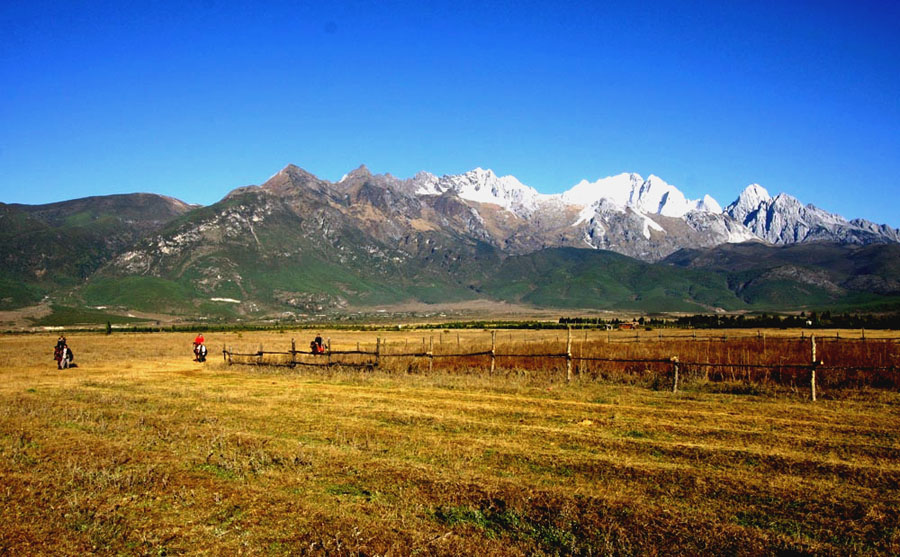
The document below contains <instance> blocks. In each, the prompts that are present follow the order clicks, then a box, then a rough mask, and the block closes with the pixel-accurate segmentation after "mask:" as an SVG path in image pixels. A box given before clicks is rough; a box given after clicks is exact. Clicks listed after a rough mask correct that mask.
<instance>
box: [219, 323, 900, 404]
mask: <svg viewBox="0 0 900 557" xmlns="http://www.w3.org/2000/svg"><path fill="white" fill-rule="evenodd" d="M571 333H572V331H571V329H570V330H569V332H568V336H567V339H566V351H565V352H546V353H533V352H528V353H514V352H506V353H504V352H497V350H496V333H495V332H494V331H492V334H491V348H490V350H481V351H477V352H453V353H439V354H436V353H435V352H434V344H433V341H432V342H431V343H430V344H429V346H428V349H425V350H421V351H406V352H389V351H386V350H385V347H386V346H387V343H386V342H384V341H383V340H382V339H381V338H380V337H379V338H377V339H376V344H375V350H374V351H372V350H360V349H357V350H331V347H330V345H329V346H328V347H327V348H326V352H325V353H322V354H312V353H310V352H305V351H301V350H296V349H295V343H294V341H293V340H291V350H287V351H271V350H263V349H262V347H261V346H260V349H259V350H258V351H256V352H234V351H232V350H228V348H227V347H225V346H223V348H222V357H223V358H224V360H225V362H226V363H228V364H229V365H231V364H234V363H238V364H246V365H256V366H261V365H266V366H275V367H291V368H293V367H296V366H302V367H352V368H365V369H375V368H378V367H380V366H381V365H382V362H383V361H384V360H385V359H386V358H427V359H428V361H429V364H428V369H429V371H432V369H433V365H434V360H436V359H441V358H476V357H490V374H491V375H493V373H494V370H495V365H496V364H495V362H496V360H497V359H498V358H506V359H512V358H542V359H546V358H549V359H565V361H566V381H567V382H570V381H572V365H573V363H584V362H608V363H623V364H642V365H647V364H658V365H666V366H669V367H668V374H669V375H670V376H671V378H672V391H673V392H677V391H678V384H679V371H681V372H683V371H684V370H686V369H695V370H696V369H704V368H705V369H707V370H708V369H721V368H730V369H732V370H735V369H743V370H750V369H762V370H767V371H778V372H779V373H782V372H784V370H795V371H808V372H809V385H810V398H811V399H812V400H813V401H815V400H816V397H817V393H816V386H817V383H816V372H817V371H818V372H819V373H820V374H821V373H825V372H829V371H850V370H852V371H868V372H881V373H894V374H896V373H897V372H898V371H900V367H898V366H896V365H891V366H884V365H882V366H848V365H834V366H832V365H829V366H826V365H825V364H824V362H822V361H820V360H817V359H816V341H817V340H819V339H818V338H817V337H815V336H810V337H807V339H805V340H806V341H807V342H809V343H810V356H811V358H810V359H809V360H808V361H807V362H802V363H801V362H781V363H778V364H761V363H757V364H753V363H726V362H701V361H682V360H679V358H678V357H677V356H672V357H669V358H617V357H601V356H584V355H577V356H576V355H573V354H572V334H571ZM738 338H740V337H734V340H737V339H738ZM744 338H747V337H744ZM842 340H849V339H842ZM423 347H424V339H423ZM267 355H273V356H290V360H288V361H282V362H265V361H264V357H265V356H267ZM298 355H299V356H305V357H308V358H312V361H304V360H301V359H298V358H297V356H298ZM348 355H349V356H365V357H368V361H364V362H348V361H335V360H334V359H333V357H335V356H348ZM235 357H238V358H252V359H253V360H252V361H247V362H235V361H234V358H235ZM732 375H734V372H733V371H732ZM707 376H708V372H707ZM767 376H768V374H767Z"/></svg>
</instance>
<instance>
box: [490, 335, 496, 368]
mask: <svg viewBox="0 0 900 557" xmlns="http://www.w3.org/2000/svg"><path fill="white" fill-rule="evenodd" d="M496 353H497V331H491V373H490V375H494V367H495V366H496V360H495V355H496Z"/></svg>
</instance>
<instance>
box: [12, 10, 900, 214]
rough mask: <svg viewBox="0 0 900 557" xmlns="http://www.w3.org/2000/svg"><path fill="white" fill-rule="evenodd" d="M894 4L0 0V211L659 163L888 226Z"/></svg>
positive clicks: (570, 181)
mask: <svg viewBox="0 0 900 557" xmlns="http://www.w3.org/2000/svg"><path fill="white" fill-rule="evenodd" d="M897 29H900V3H898V2H866V1H861V2H851V1H848V2H828V1H817V2H798V1H787V2H786V1H783V0H782V1H779V2H767V1H754V2H743V1H728V2H722V1H710V2H690V1H677V2H635V3H631V2H610V3H604V2H569V3H564V4H559V3H555V2H528V1H518V2H490V3H479V2H465V1H455V2H449V3H428V2H391V1H382V2H365V1H360V2H345V3H336V4H329V3H322V2H310V3H303V2H260V3H253V2H246V3H240V2H222V1H216V0H208V1H205V2H172V3H167V2H130V1H127V0H119V1H116V2H103V1H96V2H78V1H67V2H41V1H29V2H24V1H7V2H2V3H0V201H4V202H19V203H46V202H50V201H58V200H63V199H70V198H75V197H82V196H87V195H101V194H108V193H121V192H133V191H150V192H156V193H162V194H167V195H172V196H175V197H178V198H180V199H183V200H185V201H188V202H193V203H203V204H208V203H212V202H214V201H217V200H218V199H220V198H221V197H222V196H224V195H225V194H226V193H227V192H228V191H229V190H231V189H232V188H235V187H238V186H242V185H247V184H254V183H261V182H263V181H264V180H265V179H266V178H268V177H269V176H270V175H271V174H273V173H275V172H276V171H278V170H279V169H280V168H281V167H283V166H284V165H286V164H288V163H294V164H297V165H299V166H301V167H303V168H305V169H307V170H309V171H310V172H313V173H314V174H317V175H319V176H321V177H323V178H326V179H330V180H337V179H339V178H340V177H341V175H343V174H344V173H345V172H347V171H349V170H351V169H352V168H355V167H356V166H358V165H359V164H361V163H365V164H366V165H367V166H368V167H369V168H370V169H371V170H373V171H374V172H390V173H392V174H394V175H397V176H401V177H407V176H412V175H413V174H414V173H415V172H417V171H419V170H428V171H431V172H434V173H436V174H445V173H448V174H450V173H460V172H464V171H466V170H470V169H472V168H474V167H476V166H481V167H484V168H492V169H494V170H495V171H496V172H497V173H499V174H513V175H515V176H516V177H518V178H519V179H520V180H521V181H522V182H524V183H526V184H529V185H531V186H534V187H535V188H537V189H538V190H539V191H542V192H544V193H554V192H558V191H562V190H564V189H567V188H568V187H571V186H572V185H574V184H575V183H577V182H578V181H579V180H581V179H582V178H585V179H588V180H596V179H598V178H601V177H605V176H609V175H613V174H618V173H620V172H626V171H627V172H638V173H640V174H642V175H643V176H645V177H646V176H647V175H649V174H651V173H652V174H656V175H658V176H660V177H662V178H663V179H665V180H666V181H668V182H670V183H672V184H674V185H676V186H677V187H679V188H680V189H681V190H682V191H684V192H685V194H687V195H688V196H689V197H694V198H696V197H699V196H701V195H702V194H704V193H709V194H711V195H712V196H713V197H715V198H716V199H717V200H718V201H719V202H720V203H721V204H722V205H723V206H724V205H725V204H727V203H728V202H730V201H731V200H733V199H734V198H735V197H736V196H737V194H738V193H739V191H740V190H741V189H742V188H743V187H744V186H746V185H747V184H749V183H752V182H758V183H760V184H762V185H763V186H764V187H766V188H767V189H769V191H770V192H772V193H777V192H780V191H786V192H788V193H790V194H792V195H795V196H797V197H799V198H800V199H801V200H802V201H804V202H807V203H814V204H816V205H818V206H820V207H822V208H824V209H827V210H830V211H833V212H837V213H840V214H843V215H844V216H847V217H863V218H868V219H870V220H874V221H877V222H884V223H888V224H891V225H892V226H895V227H896V226H900V210H898V209H900V201H898V198H900V38H898V36H900V33H897Z"/></svg>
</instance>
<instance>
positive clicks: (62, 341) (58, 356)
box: [53, 336, 75, 369]
mask: <svg viewBox="0 0 900 557" xmlns="http://www.w3.org/2000/svg"><path fill="white" fill-rule="evenodd" d="M53 359H54V360H56V369H69V368H70V367H75V363H74V361H73V360H75V354H74V353H73V352H72V349H71V348H69V344H68V343H67V342H66V337H62V336H61V337H59V338H58V339H56V346H54V347H53Z"/></svg>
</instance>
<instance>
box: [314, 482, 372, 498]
mask: <svg viewBox="0 0 900 557" xmlns="http://www.w3.org/2000/svg"><path fill="white" fill-rule="evenodd" d="M325 492H326V493H328V494H329V495H345V496H349V497H358V498H362V499H365V500H367V501H369V500H371V499H372V498H373V494H372V492H371V491H369V490H368V489H365V488H363V487H359V486H358V485H355V484H332V485H329V486H327V487H326V488H325Z"/></svg>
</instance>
